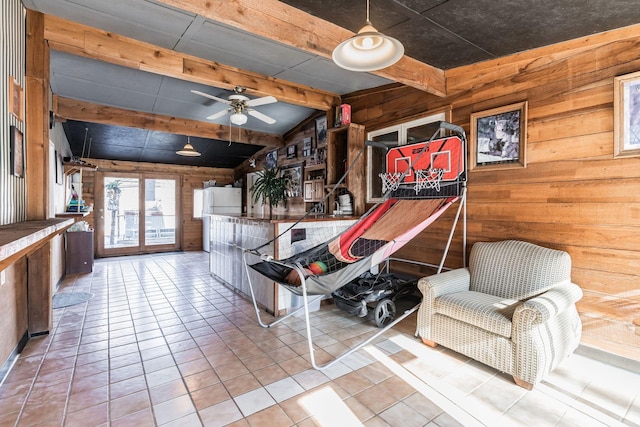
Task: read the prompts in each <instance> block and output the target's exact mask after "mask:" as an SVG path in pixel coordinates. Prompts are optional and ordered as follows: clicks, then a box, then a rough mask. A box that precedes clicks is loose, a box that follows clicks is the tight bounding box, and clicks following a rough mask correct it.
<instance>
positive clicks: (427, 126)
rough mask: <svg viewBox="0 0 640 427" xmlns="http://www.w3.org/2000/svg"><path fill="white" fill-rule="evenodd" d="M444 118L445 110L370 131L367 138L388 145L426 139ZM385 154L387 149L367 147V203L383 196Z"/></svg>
mask: <svg viewBox="0 0 640 427" xmlns="http://www.w3.org/2000/svg"><path fill="white" fill-rule="evenodd" d="M442 120H446V113H444V112H443V113H438V114H433V115H431V116H427V117H423V118H421V119H417V120H413V121H410V122H407V123H401V124H399V125H395V126H389V127H387V128H384V129H379V130H376V131H373V132H369V133H368V134H367V139H368V140H369V141H375V142H378V143H383V144H384V145H386V146H388V147H395V146H396V145H405V144H411V143H414V142H419V141H425V140H428V139H429V138H431V136H432V135H433V134H434V132H436V131H437V130H438V126H439V122H440V121H442ZM385 154H386V151H385V150H384V149H382V148H379V147H367V203H376V202H378V201H380V199H381V198H382V180H381V179H380V176H379V174H381V173H383V172H385V171H386V164H385Z"/></svg>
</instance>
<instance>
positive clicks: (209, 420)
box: [200, 400, 242, 427]
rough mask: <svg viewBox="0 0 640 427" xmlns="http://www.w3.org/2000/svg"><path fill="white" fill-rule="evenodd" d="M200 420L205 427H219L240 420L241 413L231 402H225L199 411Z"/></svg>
mask: <svg viewBox="0 0 640 427" xmlns="http://www.w3.org/2000/svg"><path fill="white" fill-rule="evenodd" d="M200 418H201V419H202V423H203V424H204V425H206V426H207V427H221V426H226V425H228V424H231V423H232V422H234V421H238V420H240V419H242V413H241V412H240V409H238V407H237V406H236V404H235V403H234V401H233V400H225V401H223V402H220V403H218V404H216V405H213V406H209V407H208V408H205V409H203V410H202V411H200Z"/></svg>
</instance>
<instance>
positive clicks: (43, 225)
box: [0, 218, 75, 270]
mask: <svg viewBox="0 0 640 427" xmlns="http://www.w3.org/2000/svg"><path fill="white" fill-rule="evenodd" d="M74 222H75V221H74V220H73V219H72V218H67V219H59V218H56V219H48V220H43V221H24V222H18V223H15V224H9V225H2V226H0V270H4V269H5V268H7V267H8V266H9V265H11V264H12V263H14V262H15V261H16V260H17V259H18V258H20V257H22V256H24V255H28V254H30V253H31V252H34V251H36V250H37V249H38V248H40V247H41V246H42V245H44V244H45V243H46V242H48V241H49V240H51V238H53V236H55V235H56V234H59V233H61V232H63V231H64V230H66V229H67V228H68V227H70V226H71V225H73V223H74Z"/></svg>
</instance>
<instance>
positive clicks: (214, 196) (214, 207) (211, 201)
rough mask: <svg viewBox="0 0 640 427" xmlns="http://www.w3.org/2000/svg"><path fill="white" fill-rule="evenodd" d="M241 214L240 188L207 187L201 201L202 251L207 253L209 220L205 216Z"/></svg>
mask: <svg viewBox="0 0 640 427" xmlns="http://www.w3.org/2000/svg"><path fill="white" fill-rule="evenodd" d="M241 213H242V188H235V187H208V188H205V189H204V193H203V200H202V214H203V215H202V249H203V250H204V251H205V252H209V231H210V227H211V220H210V218H209V217H208V216H207V214H220V215H240V214H241Z"/></svg>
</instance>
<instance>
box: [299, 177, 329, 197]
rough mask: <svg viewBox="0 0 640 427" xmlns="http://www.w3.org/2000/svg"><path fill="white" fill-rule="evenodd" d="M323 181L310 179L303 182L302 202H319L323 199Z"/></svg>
mask: <svg viewBox="0 0 640 427" xmlns="http://www.w3.org/2000/svg"><path fill="white" fill-rule="evenodd" d="M324 194H325V193H324V179H312V180H310V181H305V182H304V201H305V202H319V201H321V200H322V199H323V198H324Z"/></svg>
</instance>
